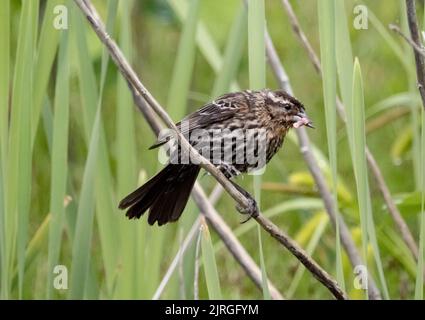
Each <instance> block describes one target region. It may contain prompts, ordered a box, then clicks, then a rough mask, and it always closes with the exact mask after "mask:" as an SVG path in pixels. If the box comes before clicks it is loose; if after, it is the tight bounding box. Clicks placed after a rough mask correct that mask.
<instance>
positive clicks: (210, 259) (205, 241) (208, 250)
mask: <svg viewBox="0 0 425 320" xmlns="http://www.w3.org/2000/svg"><path fill="white" fill-rule="evenodd" d="M201 231H202V237H201V248H202V263H203V266H204V273H205V279H206V282H207V289H208V297H209V298H210V299H211V300H219V299H222V294H221V288H220V280H219V278H218V271H217V263H216V261H215V256H214V249H213V246H212V242H211V237H210V232H209V230H208V226H207V224H206V223H205V222H203V223H202V224H201Z"/></svg>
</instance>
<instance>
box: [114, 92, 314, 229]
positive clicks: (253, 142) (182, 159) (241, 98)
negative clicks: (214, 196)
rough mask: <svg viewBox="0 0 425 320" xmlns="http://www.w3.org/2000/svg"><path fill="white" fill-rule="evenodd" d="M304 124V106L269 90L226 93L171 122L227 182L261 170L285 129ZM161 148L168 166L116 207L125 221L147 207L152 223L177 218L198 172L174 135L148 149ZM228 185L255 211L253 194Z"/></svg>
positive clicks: (275, 149) (169, 135)
mask: <svg viewBox="0 0 425 320" xmlns="http://www.w3.org/2000/svg"><path fill="white" fill-rule="evenodd" d="M304 125H305V126H308V127H312V123H311V121H310V120H309V119H308V118H307V116H306V113H305V109H304V106H303V104H302V103H301V102H299V101H298V100H297V99H295V98H294V97H292V96H291V95H289V94H288V93H287V92H285V91H283V90H275V91H272V90H269V89H264V90H259V91H251V90H245V91H241V92H234V93H228V94H225V95H223V96H221V97H219V98H217V99H216V100H214V101H212V102H210V103H207V104H206V105H204V106H203V107H202V108H201V109H199V110H198V111H196V112H194V113H192V114H190V115H188V116H187V117H185V118H184V119H183V120H182V121H180V122H179V123H177V124H176V126H177V128H178V129H179V130H180V132H181V133H182V134H183V136H185V138H186V139H187V140H188V141H189V143H190V144H191V145H192V146H193V147H194V148H195V149H196V150H197V151H198V153H200V154H201V155H202V156H203V157H205V158H206V159H208V160H209V161H210V162H211V163H212V164H214V165H215V166H216V167H217V168H218V169H220V171H221V172H222V173H223V174H224V175H225V176H226V177H227V178H228V179H232V178H233V177H235V176H237V175H239V174H241V173H246V172H250V171H254V170H258V169H261V168H263V167H264V166H265V165H266V164H267V163H268V162H269V161H270V159H271V158H272V157H273V156H274V155H275V154H276V152H277V151H278V150H279V148H280V147H281V146H282V143H283V140H284V138H285V135H286V133H287V132H288V130H289V129H290V128H298V127H301V126H304ZM162 145H165V146H168V147H169V150H168V151H169V152H168V153H169V156H170V159H169V161H168V164H167V165H166V166H165V167H164V168H163V169H162V170H161V171H160V172H159V173H158V174H157V175H155V176H154V177H153V178H151V179H150V180H149V181H148V182H146V183H145V184H144V185H143V186H141V187H140V188H138V189H137V190H135V191H133V192H132V193H130V194H129V195H128V196H127V197H125V198H124V199H123V200H121V202H120V204H119V208H120V209H127V208H128V211H127V214H126V215H127V217H129V218H130V219H133V218H137V219H138V218H140V217H141V216H142V215H143V214H144V213H145V212H146V211H147V210H148V209H149V217H148V222H149V224H151V225H153V224H154V223H155V222H156V221H157V222H158V225H163V224H165V223H168V222H173V221H176V220H177V219H178V218H179V217H180V216H181V214H182V212H183V210H184V208H185V206H186V203H187V201H188V199H189V195H190V192H191V190H192V188H193V185H194V183H195V180H196V178H197V176H198V173H199V171H200V169H201V167H200V165H199V163H197V162H196V161H195V160H196V159H193V158H192V157H191V155H190V154H189V153H188V152H185V151H183V150H182V148H181V147H180V146H179V144H178V139H176V138H175V136H174V137H173V132H170V131H168V132H166V133H165V134H163V135H162V136H160V137H159V138H158V141H157V143H155V144H154V145H153V146H152V147H151V148H150V149H153V148H157V147H159V146H162ZM232 183H233V184H234V186H235V187H236V188H237V189H238V190H239V191H240V192H242V193H243V194H244V195H245V196H247V197H248V198H249V199H250V200H251V201H252V204H253V206H255V208H256V203H255V200H254V199H253V198H252V196H250V195H249V193H248V192H246V191H245V190H243V189H242V188H241V187H240V186H238V185H237V184H235V183H234V182H232ZM241 210H242V209H240V211H241ZM254 211H255V210H254ZM252 212H253V211H251V213H250V214H252Z"/></svg>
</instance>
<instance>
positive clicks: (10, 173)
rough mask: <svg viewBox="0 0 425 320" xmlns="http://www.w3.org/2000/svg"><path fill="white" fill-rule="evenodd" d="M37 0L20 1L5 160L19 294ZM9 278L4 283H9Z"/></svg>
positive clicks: (10, 244) (10, 248)
mask: <svg viewBox="0 0 425 320" xmlns="http://www.w3.org/2000/svg"><path fill="white" fill-rule="evenodd" d="M37 17H38V1H26V2H24V3H23V7H22V11H21V16H20V25H19V35H18V48H17V52H16V66H15V74H14V80H13V95H12V109H11V114H10V135H9V150H8V160H7V178H6V179H7V180H6V183H7V186H8V188H7V190H6V217H5V218H6V219H5V220H6V221H5V225H6V241H7V242H6V254H7V255H8V256H7V260H8V262H9V264H8V266H6V268H7V269H6V272H10V271H11V270H12V269H11V268H12V263H13V262H14V254H15V252H14V250H15V249H16V254H17V261H18V274H19V297H22V287H23V282H24V270H25V246H26V242H27V237H28V214H29V205H30V198H31V161H32V155H31V141H30V139H31V136H30V134H31V132H30V130H31V106H32V97H31V94H32V77H33V72H32V71H33V70H32V68H33V53H34V38H33V36H34V31H33V30H34V28H36V25H37ZM10 280H11V279H10V277H9V278H8V282H9V284H8V283H5V285H6V286H9V285H10Z"/></svg>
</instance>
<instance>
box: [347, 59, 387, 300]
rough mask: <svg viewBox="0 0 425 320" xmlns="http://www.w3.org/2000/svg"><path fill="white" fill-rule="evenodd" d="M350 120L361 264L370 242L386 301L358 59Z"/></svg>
mask: <svg viewBox="0 0 425 320" xmlns="http://www.w3.org/2000/svg"><path fill="white" fill-rule="evenodd" d="M349 118H350V119H349V121H351V129H352V132H351V134H352V141H353V149H352V157H353V166H354V175H355V178H356V186H357V197H358V202H359V211H360V225H361V231H362V245H363V255H364V261H366V257H367V243H368V241H370V244H371V246H372V249H373V254H374V257H375V262H376V266H377V269H378V274H379V278H380V281H381V285H382V291H383V294H384V297H385V298H386V299H389V294H388V289H387V284H386V280H385V275H384V272H383V267H382V261H381V258H380V253H379V247H378V243H377V240H376V233H375V224H374V221H373V216H372V205H371V199H370V191H369V190H370V189H369V182H368V174H367V166H366V156H365V152H364V150H365V145H366V136H365V128H364V119H365V117H364V90H363V81H362V75H361V70H360V64H359V61H358V60H357V58H356V60H355V62H354V73H353V102H352V105H351V112H350V114H349Z"/></svg>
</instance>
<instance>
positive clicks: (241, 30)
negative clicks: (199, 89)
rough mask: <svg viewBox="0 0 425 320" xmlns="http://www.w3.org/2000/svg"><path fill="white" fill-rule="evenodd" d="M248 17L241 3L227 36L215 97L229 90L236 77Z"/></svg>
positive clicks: (244, 40) (213, 92)
mask: <svg viewBox="0 0 425 320" xmlns="http://www.w3.org/2000/svg"><path fill="white" fill-rule="evenodd" d="M247 19H248V16H247V9H246V6H245V5H244V4H241V7H240V9H239V10H238V13H237V15H236V17H235V19H234V21H233V24H232V28H231V30H230V32H229V37H228V38H227V44H226V49H225V52H224V56H223V60H222V66H221V69H220V72H218V74H217V77H216V79H215V82H214V87H213V90H212V94H211V96H212V97H213V98H214V97H218V96H219V95H221V94H224V93H226V92H228V91H229V90H230V87H231V83H232V81H233V80H234V79H235V77H236V73H237V70H238V66H239V62H240V59H241V57H242V53H243V49H244V46H245V43H246V32H247V29H246V28H247Z"/></svg>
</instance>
